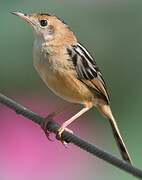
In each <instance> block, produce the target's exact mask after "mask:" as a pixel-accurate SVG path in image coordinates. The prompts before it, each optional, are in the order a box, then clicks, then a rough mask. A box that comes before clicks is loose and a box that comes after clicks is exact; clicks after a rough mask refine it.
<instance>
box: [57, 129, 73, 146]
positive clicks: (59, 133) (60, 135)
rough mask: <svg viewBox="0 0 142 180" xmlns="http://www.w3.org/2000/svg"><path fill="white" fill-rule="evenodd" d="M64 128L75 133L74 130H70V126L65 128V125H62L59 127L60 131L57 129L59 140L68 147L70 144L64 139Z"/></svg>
mask: <svg viewBox="0 0 142 180" xmlns="http://www.w3.org/2000/svg"><path fill="white" fill-rule="evenodd" d="M64 130H66V131H68V132H70V133H72V134H73V131H72V130H70V129H68V128H64V127H62V126H61V127H60V128H59V129H58V131H57V134H56V139H57V140H59V141H61V143H62V144H63V145H64V146H65V147H66V148H67V147H68V146H67V144H68V143H69V142H66V141H64V140H63V138H62V134H63V132H64Z"/></svg>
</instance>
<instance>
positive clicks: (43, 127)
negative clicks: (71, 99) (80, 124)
mask: <svg viewBox="0 0 142 180" xmlns="http://www.w3.org/2000/svg"><path fill="white" fill-rule="evenodd" d="M69 108H71V107H70V106H66V107H65V108H64V109H63V108H62V109H61V108H60V109H58V111H56V112H52V113H50V114H49V115H48V116H46V117H45V118H44V121H43V122H42V123H41V128H42V129H43V131H44V133H45V135H46V137H47V138H48V139H49V140H50V141H52V139H50V136H49V135H50V132H49V131H48V130H47V124H48V122H49V120H50V119H53V118H54V117H55V116H57V115H59V114H61V113H63V112H64V111H66V110H68V109H69Z"/></svg>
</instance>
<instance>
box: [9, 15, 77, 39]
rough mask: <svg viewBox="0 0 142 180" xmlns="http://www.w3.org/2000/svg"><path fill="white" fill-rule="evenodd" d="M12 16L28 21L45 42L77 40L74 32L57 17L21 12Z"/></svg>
mask: <svg viewBox="0 0 142 180" xmlns="http://www.w3.org/2000/svg"><path fill="white" fill-rule="evenodd" d="M12 14H14V15H16V16H19V17H20V18H21V19H23V20H24V21H26V22H27V23H28V24H29V25H30V26H31V27H32V28H33V31H34V34H35V35H36V36H38V37H40V38H42V39H44V40H45V41H51V40H53V39H56V40H61V41H62V40H63V39H64V38H65V37H66V38H67V39H68V40H69V39H74V40H75V36H74V34H73V32H72V31H70V29H69V28H68V26H67V25H66V24H65V23H64V22H63V21H62V20H60V19H59V18H57V17H56V16H51V15H50V14H48V13H33V14H23V13H21V12H12Z"/></svg>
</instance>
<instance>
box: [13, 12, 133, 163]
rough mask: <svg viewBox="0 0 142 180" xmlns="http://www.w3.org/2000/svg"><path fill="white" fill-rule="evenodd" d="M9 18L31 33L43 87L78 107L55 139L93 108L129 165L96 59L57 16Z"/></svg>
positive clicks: (20, 15) (126, 151) (35, 61)
mask: <svg viewBox="0 0 142 180" xmlns="http://www.w3.org/2000/svg"><path fill="white" fill-rule="evenodd" d="M12 14H14V15H16V16H19V17H20V18H21V19H23V20H24V21H26V22H27V23H28V24H29V25H30V27H32V29H33V32H34V43H33V64H34V67H35V69H36V70H37V72H38V74H39V76H40V77H41V79H42V80H43V81H44V83H45V84H46V86H47V87H48V88H49V89H50V90H51V91H53V92H54V93H55V94H56V95H58V96H59V97H61V98H63V99H64V100H66V101H68V102H70V103H74V104H80V105H82V109H81V110H80V111H79V112H78V113H77V114H75V115H74V116H72V117H71V118H69V119H68V120H66V121H65V122H64V123H63V124H62V125H61V127H60V128H59V130H58V132H57V135H58V136H59V137H60V138H61V136H62V133H63V132H64V130H65V129H67V127H68V125H70V124H71V123H72V122H73V121H75V120H76V119H77V118H78V117H80V116H81V115H83V114H84V113H85V112H87V111H89V110H90V109H91V108H93V107H96V109H97V110H98V111H99V112H100V114H101V115H102V116H103V117H105V118H106V119H108V121H109V123H110V125H111V128H112V132H113V135H114V138H115V141H116V144H117V145H118V149H119V151H120V154H121V156H122V158H123V160H124V161H126V162H128V163H130V164H132V160H131V158H130V155H129V153H128V150H127V148H126V145H125V144H124V141H123V139H122V136H121V134H120V131H119V128H118V125H117V123H116V120H115V118H114V116H113V113H112V110H111V107H110V98H109V94H108V91H107V87H106V83H105V81H104V78H103V76H102V73H101V71H100V69H99V67H98V66H97V63H96V59H95V58H93V57H92V56H91V54H90V53H89V52H88V51H87V49H86V48H85V47H84V46H83V45H82V44H81V43H80V42H79V41H78V39H77V37H76V35H75V34H74V32H73V31H72V30H71V28H70V27H69V26H68V25H67V24H66V23H65V22H64V21H63V20H62V19H60V18H58V17H57V16H55V15H51V14H48V13H31V14H24V13H21V12H12ZM55 114H56V113H55ZM55 114H54V113H53V114H52V115H53V116H54V115H55Z"/></svg>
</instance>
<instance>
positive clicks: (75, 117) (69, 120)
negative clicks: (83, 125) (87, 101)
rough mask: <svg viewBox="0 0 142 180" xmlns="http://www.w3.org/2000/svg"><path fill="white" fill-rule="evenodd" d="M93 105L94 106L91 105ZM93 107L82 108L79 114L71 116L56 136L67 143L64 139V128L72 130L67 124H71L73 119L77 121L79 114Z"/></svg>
mask: <svg viewBox="0 0 142 180" xmlns="http://www.w3.org/2000/svg"><path fill="white" fill-rule="evenodd" d="M91 107H92V106H91ZM91 107H84V108H83V109H81V110H80V111H79V112H78V113H77V114H75V115H74V116H73V117H71V118H70V119H68V120H67V121H66V122H64V123H63V124H62V125H61V127H60V128H59V130H58V132H57V135H56V138H57V139H60V140H61V142H62V143H63V144H64V145H65V144H66V143H65V142H64V141H63V140H62V137H61V136H62V133H63V131H64V130H67V131H69V132H72V131H71V130H69V129H67V126H68V125H69V124H71V123H72V122H73V121H75V120H76V119H77V118H78V117H79V116H81V115H82V114H84V113H85V112H86V111H88V110H89V109H90V108H91Z"/></svg>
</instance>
